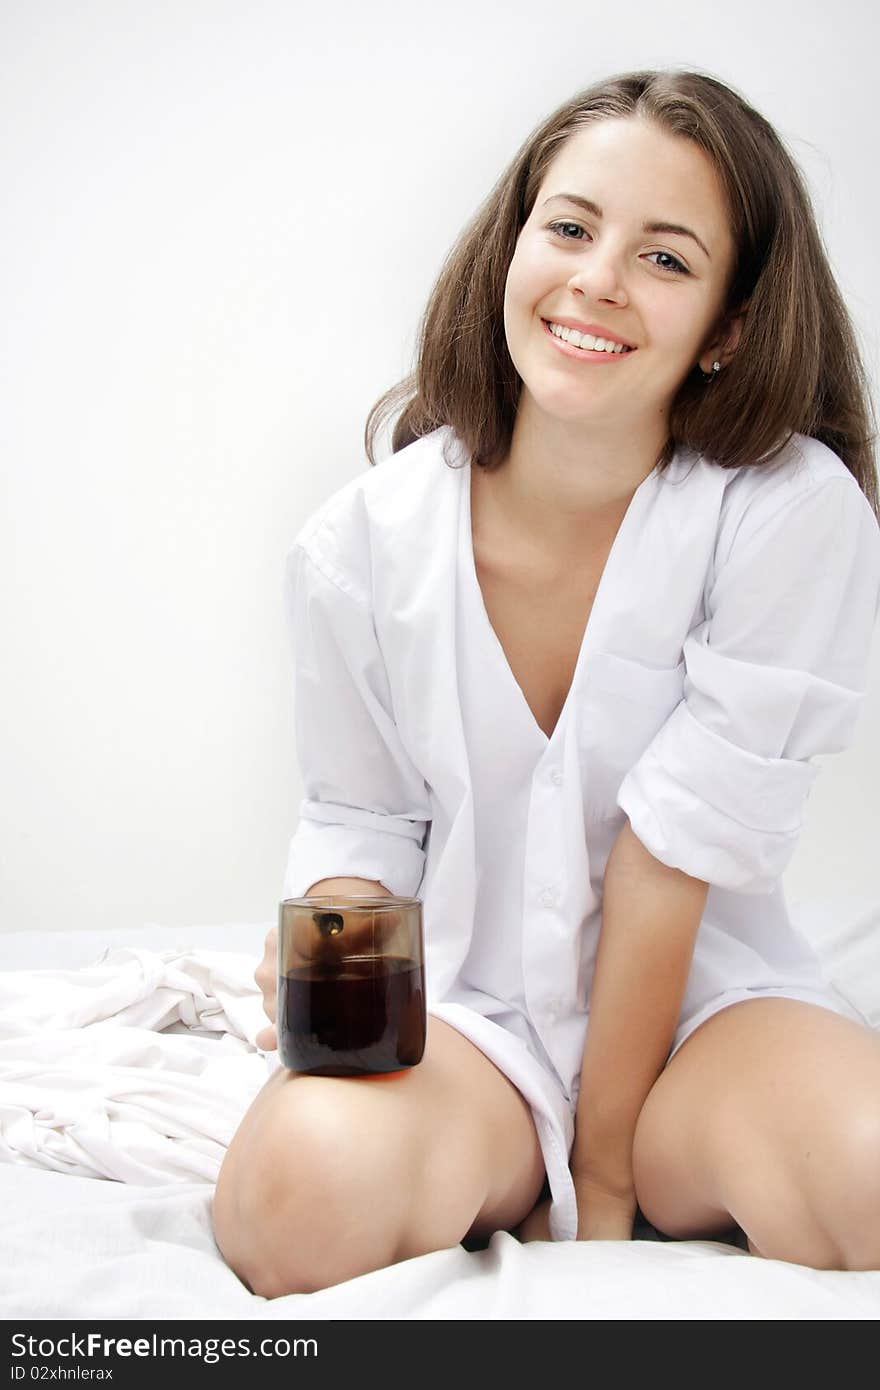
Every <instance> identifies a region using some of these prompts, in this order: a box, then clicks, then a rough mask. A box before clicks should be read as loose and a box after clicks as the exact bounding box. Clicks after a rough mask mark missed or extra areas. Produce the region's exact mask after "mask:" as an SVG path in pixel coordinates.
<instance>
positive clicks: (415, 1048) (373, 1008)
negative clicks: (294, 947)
mask: <svg viewBox="0 0 880 1390" xmlns="http://www.w3.org/2000/svg"><path fill="white" fill-rule="evenodd" d="M278 1020H279V1030H278V1033H279V1036H278V1050H279V1053H280V1056H281V1061H282V1063H283V1064H284V1066H285V1067H289V1068H290V1069H291V1071H300V1072H310V1073H311V1074H313V1075H317V1076H364V1075H369V1074H370V1073H375V1072H384V1071H399V1070H400V1068H401V1067H414V1066H415V1065H416V1063H417V1062H420V1061H421V1060H422V1053H423V1052H424V1050H425V1027H426V1018H425V972H424V966H422V965H417V964H416V963H415V961H413V960H409V959H407V958H406V957H404V956H353V957H352V958H351V959H350V960H347V961H345V962H343V965H342V968H341V969H340V970H338V971H328V970H327V969H326V967H322V966H320V965H314V964H313V965H308V966H303V967H300V968H298V969H296V970H291V971H290V972H289V973H288V974H286V975H282V977H281V979H280V981H279V990H278Z"/></svg>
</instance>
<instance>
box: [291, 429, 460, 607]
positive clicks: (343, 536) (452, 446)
mask: <svg viewBox="0 0 880 1390" xmlns="http://www.w3.org/2000/svg"><path fill="white" fill-rule="evenodd" d="M463 461H464V460H463V456H462V453H461V449H460V446H459V442H458V440H457V437H456V436H455V435H454V434H453V432H452V431H451V429H450V428H449V427H448V426H446V425H443V426H440V427H439V428H437V429H436V430H433V431H432V432H431V433H430V434H426V435H423V436H422V437H421V438H419V439H416V440H414V441H413V442H412V443H411V444H408V445H407V446H406V447H405V448H403V449H399V450H398V451H397V453H395V454H391V455H390V456H389V457H388V458H386V459H383V460H381V461H380V462H379V463H377V464H375V465H373V466H372V467H370V468H368V469H367V470H365V471H363V472H361V473H358V474H357V475H356V476H355V477H354V478H351V479H350V480H349V481H348V482H347V483H345V484H344V485H343V486H342V487H341V488H338V489H337V490H336V491H335V492H333V493H331V495H330V496H329V497H327V498H326V499H325V500H324V501H323V502H322V503H321V505H320V506H319V507H317V508H316V510H315V511H313V512H312V513H311V515H310V516H309V517H308V519H307V520H306V521H305V523H304V524H303V525H302V526H301V527H300V530H299V531H298V533H297V534H296V536H295V537H294V540H293V544H292V546H291V551H290V552H289V553H293V552H294V551H295V550H296V549H297V548H299V549H302V550H304V551H305V552H306V553H307V554H308V555H309V557H310V558H311V559H312V560H313V561H314V563H316V564H317V565H318V566H319V567H320V568H321V569H323V570H324V572H325V573H327V574H328V576H329V577H331V578H334V577H335V578H337V581H338V582H340V586H341V587H343V588H346V589H348V590H349V591H351V592H352V593H357V591H358V588H359V587H360V589H361V590H362V593H361V596H362V597H363V598H364V600H366V599H367V597H368V594H369V590H370V587H371V583H370V581H371V576H372V574H373V572H374V569H375V567H376V565H377V564H379V565H381V564H383V563H385V562H386V560H387V559H388V557H392V558H393V557H394V556H395V554H399V553H401V550H402V548H403V542H404V540H405V538H406V537H410V538H412V537H418V538H419V544H420V545H421V546H427V545H429V544H430V533H431V530H432V527H435V526H436V525H437V524H438V518H439V517H440V516H441V515H442V514H443V512H444V508H443V507H442V506H441V505H440V504H441V499H442V498H443V496H444V495H449V493H450V490H451V489H452V488H453V487H454V486H455V485H456V484H457V483H458V464H459V463H460V462H463Z"/></svg>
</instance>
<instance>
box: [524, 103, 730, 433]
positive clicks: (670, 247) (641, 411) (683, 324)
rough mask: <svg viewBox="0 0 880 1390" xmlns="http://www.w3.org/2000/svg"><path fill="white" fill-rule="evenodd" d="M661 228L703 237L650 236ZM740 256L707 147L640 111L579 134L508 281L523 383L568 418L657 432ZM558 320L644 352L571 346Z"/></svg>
mask: <svg viewBox="0 0 880 1390" xmlns="http://www.w3.org/2000/svg"><path fill="white" fill-rule="evenodd" d="M563 194H569V195H572V194H574V195H575V196H576V197H581V198H583V199H587V200H589V201H590V202H591V203H593V204H595V205H596V206H595V209H592V210H590V209H587V208H585V207H583V206H582V205H579V204H578V203H577V202H575V201H572V199H571V198H570V197H568V198H566V197H563V196H562V195H563ZM548 200H551V201H548ZM597 209H601V215H600V213H599V211H598V210H597ZM659 222H666V223H670V224H672V223H674V224H676V225H678V226H679V227H685V228H688V229H689V230H690V231H691V232H693V233H694V234H695V236H696V238H698V241H697V240H694V238H693V237H691V236H689V235H687V233H685V232H681V231H678V232H673V231H669V230H666V231H658V230H656V229H655V230H645V227H644V224H645V223H659ZM698 243H702V245H700V244H698ZM733 258H734V246H733V241H732V237H731V233H730V230H729V227H728V223H727V215H726V210H725V205H724V198H723V191H722V188H721V185H720V183H719V181H718V178H717V175H716V174H715V171H714V169H713V166H712V164H711V163H710V161H709V159H708V157H707V156H706V155H705V154H704V153H703V152H702V150H700V149H699V148H698V147H697V146H696V145H694V144H692V143H691V142H690V141H688V140H685V139H681V138H677V137H672V136H669V135H667V134H666V133H664V132H661V131H660V130H658V129H657V128H656V127H655V126H653V125H650V124H648V123H646V122H645V121H643V120H640V119H619V118H614V119H606V120H602V121H598V122H596V123H594V124H593V125H591V126H588V127H585V128H584V129H583V130H580V131H578V132H577V133H576V134H575V135H573V136H571V137H570V138H569V140H568V141H567V143H566V144H565V145H564V146H563V147H562V149H561V150H560V151H559V153H558V154H557V155H556V157H555V159H554V160H553V162H552V164H551V165H550V166H549V168H548V169H547V172H546V174H545V176H544V180H543V182H542V184H541V187H540V189H539V191H538V196H537V197H536V199H535V205H534V207H533V209H532V212H531V215H530V216H529V219H528V221H527V222H526V223H525V225H524V226H523V228H522V230H521V231H520V234H519V238H518V240H517V244H516V250H515V252H514V256H513V260H512V261H511V264H510V268H509V271H508V275H507V283H506V288H505V295H504V325H505V330H506V333H507V343H508V348H509V350H510V355H511V357H512V359H513V362H514V365H515V367H516V369H517V371H518V373H519V375H520V377H521V378H522V381H523V386H524V391H526V392H529V393H531V396H532V397H533V398H534V404H536V405H537V406H538V408H539V409H540V410H542V411H547V412H548V413H549V414H550V415H552V416H554V417H556V418H558V419H564V420H567V421H568V422H569V423H571V424H576V423H577V422H578V421H583V422H584V423H585V424H593V425H601V424H602V423H603V422H604V423H607V424H617V425H619V424H620V423H621V422H624V423H626V424H627V425H628V426H629V425H633V424H634V425H638V423H639V422H640V421H641V422H642V423H643V425H644V428H645V429H646V430H649V431H650V432H651V433H652V434H654V433H656V432H657V429H658V426H659V425H661V424H662V420H663V419H667V420H668V414H669V410H670V407H671V404H672V401H673V400H674V398H675V396H676V394H677V392H678V390H679V387H680V386H681V383H682V382H683V381H684V379H685V377H686V376H687V375H688V373H689V372H690V371H691V370H692V368H693V367H694V365H695V364H696V363H697V362H698V360H699V359H700V358H701V357H706V356H707V349H711V347H712V345H713V343H714V340H715V334H714V332H713V330H714V328H715V326H716V324H717V320H718V317H719V314H720V312H721V310H722V309H723V307H724V298H725V292H726V287H727V283H728V279H729V275H730V271H731V269H732V265H733ZM559 318H563V319H576V320H578V321H580V322H582V323H586V324H596V325H598V326H599V327H600V328H607V329H608V330H609V331H610V332H611V333H614V334H616V335H617V336H618V337H619V338H622V339H624V340H625V341H626V342H628V343H632V344H634V345H635V348H636V351H634V352H630V353H626V354H623V355H615V356H614V357H613V358H612V359H611V360H606V359H605V356H604V354H603V356H602V358H601V359H599V360H597V359H596V356H595V354H593V355H591V356H587V355H585V356H583V357H576V356H575V355H574V354H573V353H565V352H562V351H560V350H559V347H558V345H557V343H556V342H555V341H554V340H553V339H552V338H551V337H549V336H548V331H547V328H546V325H545V323H544V320H552V321H554V322H556V321H558V320H559ZM736 337H738V329H737V330H735V333H734V336H733V337H732V338H731V339H730V340H729V345H730V346H731V347H733V346H735V339H736ZM713 356H721V353H720V352H719V351H716V352H715V353H714V354H713V352H712V351H711V350H710V351H709V352H708V357H707V360H706V362H705V364H704V365H705V367H706V368H707V369H708V368H709V367H711V362H712V358H713ZM724 361H725V358H724V357H723V356H722V364H723V363H724Z"/></svg>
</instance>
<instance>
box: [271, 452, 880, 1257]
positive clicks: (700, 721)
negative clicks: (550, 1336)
mask: <svg viewBox="0 0 880 1390" xmlns="http://www.w3.org/2000/svg"><path fill="white" fill-rule="evenodd" d="M470 474H471V464H470V460H469V458H468V456H467V454H466V452H465V450H464V448H463V446H462V444H461V442H460V441H459V440H458V439H457V437H456V436H455V435H454V433H453V432H452V430H451V429H449V428H448V427H446V426H443V427H441V428H440V429H437V430H435V431H434V432H433V433H431V434H429V435H427V436H425V437H424V438H422V439H419V440H417V441H416V442H415V443H413V444H411V445H410V446H409V447H408V448H406V449H403V450H401V451H400V452H398V453H397V454H394V455H392V456H391V457H390V458H388V459H386V460H384V461H383V462H381V463H380V464H378V465H376V466H375V467H373V468H370V469H369V471H367V472H364V473H361V474H359V475H358V476H357V477H355V478H354V479H352V480H351V482H349V483H348V484H347V485H345V486H344V487H343V488H341V489H340V490H338V491H337V492H336V493H335V494H334V495H332V496H331V497H330V498H329V499H328V500H327V501H326V502H325V503H324V504H323V505H321V506H320V507H319V508H318V510H317V511H316V512H315V513H314V514H313V515H312V516H311V517H310V518H309V520H308V521H307V522H306V524H305V525H304V526H303V527H302V528H301V530H300V532H299V534H298V536H297V537H296V540H295V542H294V544H293V546H292V548H291V550H290V552H289V555H288V558H287V568H286V584H285V603H286V612H287V616H288V619H289V624H290V632H291V637H292V642H293V652H294V671H295V689H294V709H295V730H296V746H297V753H298V760H299V765H300V769H301V773H302V778H303V786H304V791H305V797H304V800H303V801H302V804H301V806H300V814H299V823H298V825H297V827H296V831H295V834H294V835H293V839H292V841H291V845H290V852H289V858H288V863H287V870H286V874H285V879H284V887H283V896H284V897H285V898H289V897H298V896H301V895H302V894H303V893H304V892H305V891H306V890H307V889H308V888H309V887H310V886H311V885H312V884H313V883H315V882H316V881H317V880H319V879H321V878H331V877H333V878H335V877H340V876H355V877H360V878H367V879H374V880H379V881H381V882H382V883H383V884H384V885H385V886H386V887H387V888H388V889H390V890H391V891H392V892H395V893H398V894H408V895H418V896H419V897H421V898H422V900H423V916H424V927H425V962H426V986H427V991H428V1009H429V1012H430V1013H432V1014H435V1015H437V1016H438V1017H441V1018H444V1019H445V1020H446V1021H447V1022H449V1023H452V1024H453V1025H454V1026H455V1027H457V1028H459V1029H460V1031H461V1032H463V1033H464V1034H465V1035H467V1036H468V1037H470V1038H471V1040H472V1041H473V1042H475V1043H476V1045H477V1046H478V1047H480V1048H481V1049H482V1050H483V1051H484V1052H485V1053H486V1054H487V1055H488V1056H489V1057H491V1059H492V1060H493V1062H495V1064H496V1065H497V1066H498V1067H500V1068H501V1070H502V1071H504V1072H505V1073H506V1074H507V1075H508V1076H509V1077H510V1078H511V1080H513V1081H514V1083H515V1084H516V1085H517V1086H518V1087H519V1089H520V1090H521V1091H522V1093H523V1094H524V1096H525V1097H526V1099H527V1100H528V1101H529V1103H530V1105H531V1106H532V1111H533V1114H534V1118H535V1123H536V1126H537V1129H538V1134H539V1137H540V1141H541V1145H542V1149H543V1151H544V1155H545V1160H546V1163H547V1174H548V1180H549V1184H550V1190H551V1194H552V1197H553V1205H552V1207H551V1214H550V1229H551V1234H552V1235H553V1237H554V1239H573V1238H574V1236H575V1235H576V1208H575V1203H574V1192H573V1188H572V1186H571V1182H570V1176H569V1174H568V1167H567V1160H568V1154H569V1152H570V1147H571V1142H572V1139H573V1133H574V1128H573V1115H574V1111H575V1108H576V1098H577V1090H578V1085H579V1077H580V1066H581V1061H582V1057H583V1049H584V1041H585V1036H586V1028H587V1026H588V1017H589V998H590V988H591V984H592V978H593V967H594V962H595V956H596V948H597V944H598V937H599V929H600V919H601V903H602V880H603V875H604V870H605V865H606V862H607V859H608V855H609V853H610V851H611V848H612V846H613V844H614V841H615V839H616V837H617V834H618V832H619V830H620V828H621V826H622V825H623V823H624V820H625V817H627V816H628V817H629V820H630V822H631V824H632V827H633V830H634V831H635V833H636V835H637V836H638V837H639V839H640V840H641V841H642V842H643V844H644V845H645V846H646V847H647V849H648V850H649V851H650V852H651V853H652V854H653V855H654V856H655V857H656V858H657V859H659V860H661V861H662V862H663V863H664V864H668V865H670V866H673V867H675V868H679V869H682V870H684V872H685V873H688V874H691V875H693V876H694V877H696V878H700V879H703V880H705V881H707V882H708V883H709V885H710V887H709V892H708V895H707V898H706V905H705V910H704V914H703V918H702V922H701V924H700V928H699V932H698V935H697V939H696V945H695V949H694V956H693V962H692V966H691V970H690V976H689V979H688V982H687V987H686V991H685V996H684V1000H683V1005H682V1010H681V1016H680V1019H679V1025H678V1028H677V1032H676V1035H675V1038H674V1040H673V1046H672V1049H671V1051H670V1056H671V1055H672V1052H674V1051H675V1050H677V1048H678V1047H679V1046H680V1045H681V1043H682V1042H683V1041H684V1039H685V1037H686V1036H687V1035H688V1034H689V1033H690V1032H691V1031H693V1029H694V1028H695V1027H697V1026H698V1024H699V1023H700V1022H702V1021H703V1020H704V1019H705V1018H707V1017H708V1016H709V1015H710V1014H711V1013H713V1012H715V1011H717V1009H719V1008H722V1007H724V1006H725V1005H726V1004H729V1003H732V1002H734V1000H736V999H738V998H746V997H750V996H751V995H753V994H755V993H756V992H757V993H761V992H764V993H778V994H788V995H792V996H794V997H804V998H816V999H818V1000H820V1001H824V1002H827V1003H828V1006H829V1007H835V1004H834V1001H833V1000H832V999H831V997H830V996H829V994H828V991H827V989H826V985H825V981H824V980H823V978H822V975H821V973H820V970H819V966H818V963H817V961H816V958H815V956H814V955H813V953H812V951H811V949H810V948H809V946H808V944H807V943H806V941H805V940H803V938H802V937H801V936H800V935H799V934H798V933H797V931H796V930H795V928H794V927H793V925H792V923H791V921H790V918H789V914H788V911H787V907H786V901H785V896H784V893H783V887H782V882H781V877H782V874H783V871H784V869H785V867H786V865H787V864H788V863H789V861H790V859H791V857H792V854H793V852H794V849H795V845H796V843H797V839H798V835H799V833H800V831H801V829H802V827H803V824H804V810H805V806H806V802H807V798H808V796H809V793H810V789H811V787H812V785H813V781H814V779H815V777H816V776H817V775H818V772H819V768H818V766H816V765H815V763H814V762H813V759H814V758H815V756H816V755H819V754H825V753H833V752H837V751H840V750H842V749H844V748H846V747H848V746H849V745H850V744H851V743H852V742H853V739H854V735H855V730H856V725H857V720H858V716H859V711H860V708H861V705H862V703H863V700H864V695H865V691H866V687H867V670H868V662H869V655H870V646H871V639H872V633H873V628H874V624H875V621H876V618H877V614H878V610H880V528H878V525H877V520H876V518H875V516H874V513H873V511H872V510H871V507H870V504H869V503H868V501H867V499H866V497H865V496H864V494H863V493H862V491H861V489H860V488H859V486H858V483H857V482H856V480H855V479H854V478H853V476H852V475H851V474H850V472H849V470H848V469H847V468H846V467H845V465H844V464H843V462H842V461H841V460H840V459H839V458H838V457H837V456H836V455H835V454H834V453H833V452H831V450H829V449H828V448H826V447H825V446H824V445H823V444H822V443H820V442H819V441H818V440H815V439H812V438H809V437H806V436H804V435H800V434H797V435H795V436H794V438H793V440H792V442H791V443H790V445H789V446H788V447H787V448H786V450H785V451H784V453H783V454H782V455H781V457H780V459H779V460H778V461H777V462H776V463H775V464H773V465H771V466H769V467H767V466H765V467H758V468H741V469H732V470H726V469H722V468H721V467H719V466H718V465H717V464H714V463H713V462H712V461H711V460H708V459H706V458H704V457H701V456H699V455H697V454H695V453H693V452H692V451H687V450H679V452H678V453H677V454H676V456H675V458H674V459H673V461H672V463H671V465H670V466H669V468H668V470H667V471H666V473H665V474H663V475H660V474H659V473H658V472H657V470H656V469H655V470H654V471H653V472H652V473H651V474H649V475H648V477H647V478H646V479H645V480H644V481H643V482H642V483H641V485H640V486H639V487H638V488H637V490H636V492H635V494H634V495H633V497H632V499H631V502H630V505H629V507H628V509H627V512H626V514H625V516H624V518H623V521H622V523H621V526H620V529H619V531H618V534H617V536H616V538H615V541H614V544H613V546H612V549H611V552H610V554H609V556H608V559H607V563H606V566H605V570H604V573H603V575H602V579H601V582H600V585H599V588H598V592H597V594H596V597H595V601H594V603H593V608H592V612H591V614H590V619H589V622H588V624H587V627H586V631H585V633H584V636H583V640H582V644H581V649H580V653H579V656H578V660H577V666H576V669H575V673H574V677H573V680H572V685H571V689H570V692H569V695H568V698H567V700H566V702H565V705H564V707H563V710H562V713H561V715H560V718H559V721H558V724H557V726H556V728H555V729H554V732H553V736H552V738H549V739H548V738H547V736H546V734H545V733H544V732H543V731H542V730H541V728H540V727H539V726H538V724H537V723H536V722H535V719H534V717H533V715H532V713H531V710H530V709H529V706H528V704H527V702H526V700H525V697H524V695H523V693H522V691H521V689H520V687H519V685H518V684H517V682H516V680H515V679H514V676H513V673H512V671H511V669H510V666H509V665H508V662H507V659H506V657H505V654H504V651H503V648H502V647H501V644H500V643H499V641H498V639H497V637H496V635H495V633H494V631H493V629H492V627H491V624H490V622H489V618H488V615H487V612H486V609H485V606H484V604H483V600H482V595H481V591H480V587H479V582H478V579H477V574H476V569H475V565H474V555H473V542H472V531H471V518H470Z"/></svg>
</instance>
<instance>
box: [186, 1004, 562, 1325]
mask: <svg viewBox="0 0 880 1390" xmlns="http://www.w3.org/2000/svg"><path fill="white" fill-rule="evenodd" d="M543 1181H544V1161H543V1156H542V1153H541V1148H540V1144H539V1142H538V1137H537V1133H536V1130H535V1125H534V1121H533V1118H532V1113H531V1109H530V1107H529V1106H528V1104H527V1103H526V1101H525V1100H524V1098H523V1096H522V1095H521V1094H520V1092H519V1091H517V1089H516V1088H515V1087H514V1086H513V1085H512V1083H511V1082H510V1081H508V1079H507V1077H506V1076H504V1074H503V1073H502V1072H501V1071H499V1069H498V1068H497V1067H495V1065H494V1064H493V1063H492V1062H490V1061H489V1059H488V1058H487V1057H486V1056H485V1055H484V1054H483V1053H482V1052H480V1050H479V1049H478V1048H477V1047H475V1046H474V1045H473V1044H472V1043H471V1042H470V1041H469V1040H468V1039H467V1038H465V1037H464V1036H463V1035H462V1034H461V1033H459V1032H457V1030H456V1029H454V1028H452V1027H450V1026H449V1025H448V1024H446V1023H444V1022H441V1020H439V1019H436V1018H434V1017H433V1016H432V1015H429V1016H428V1038H427V1044H426V1048H425V1055H424V1057H423V1059H422V1061H421V1063H420V1064H419V1065H418V1066H417V1067H414V1068H412V1069H411V1070H409V1071H406V1072H396V1073H390V1074H388V1075H386V1076H379V1077H353V1078H349V1077H318V1076H305V1075H302V1074H299V1073H295V1072H289V1071H286V1070H284V1069H279V1071H277V1072H276V1073H274V1075H273V1076H272V1077H271V1078H270V1079H269V1080H268V1081H267V1083H266V1085H265V1086H264V1087H263V1089H262V1091H260V1093H259V1095H258V1096H257V1097H256V1099H255V1100H254V1102H253V1104H252V1105H251V1107H250V1109H249V1110H248V1112H247V1114H246V1115H245V1117H244V1119H243V1121H242V1123H241V1125H240V1126H239V1129H238V1130H237V1131H236V1133H235V1135H234V1136H233V1139H232V1143H231V1144H230V1146H229V1150H228V1152H227V1155H226V1159H225V1160H224V1163H223V1166H222V1168H221V1171H220V1176H219V1178H218V1181H217V1189H216V1193H215V1197H214V1206H213V1219H214V1232H215V1238H216V1240H217V1244H218V1246H219V1248H220V1251H221V1253H222V1255H223V1257H224V1259H225V1260H226V1261H227V1263H228V1264H229V1265H230V1266H231V1268H232V1269H234V1270H235V1272H236V1273H237V1274H238V1275H239V1277H240V1278H242V1279H243V1280H244V1281H245V1282H246V1283H247V1284H248V1286H249V1287H250V1288H251V1289H252V1290H253V1292H255V1293H258V1294H261V1295H263V1296H264V1297H268V1298H275V1297H279V1296H281V1295H282V1294H287V1293H311V1292H314V1291H315V1290H316V1289H320V1288H326V1287H328V1286H329V1285H332V1284H337V1283H341V1282H342V1281H344V1280H346V1279H352V1278H354V1277H356V1276H357V1275H360V1274H365V1273H368V1272H369V1271H371V1270H375V1269H380V1268H384V1267H385V1266H387V1265H389V1264H394V1263H396V1262H397V1261H399V1260H405V1259H410V1258H412V1257H413V1256H416V1255H420V1254H425V1253H427V1252H428V1251H430V1250H442V1249H446V1248H449V1247H451V1246H454V1245H456V1244H457V1243H458V1242H459V1241H461V1240H462V1239H463V1238H465V1237H467V1236H472V1237H479V1236H483V1235H488V1234H491V1233H492V1232H493V1231H496V1230H506V1229H509V1228H510V1227H511V1226H513V1225H516V1224H517V1223H518V1222H519V1221H521V1220H522V1218H523V1217H524V1216H525V1215H526V1213H527V1212H529V1211H530V1210H531V1208H532V1207H533V1206H534V1204H535V1202H536V1200H537V1197H538V1194H539V1192H540V1189H541V1185H542V1183H543Z"/></svg>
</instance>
